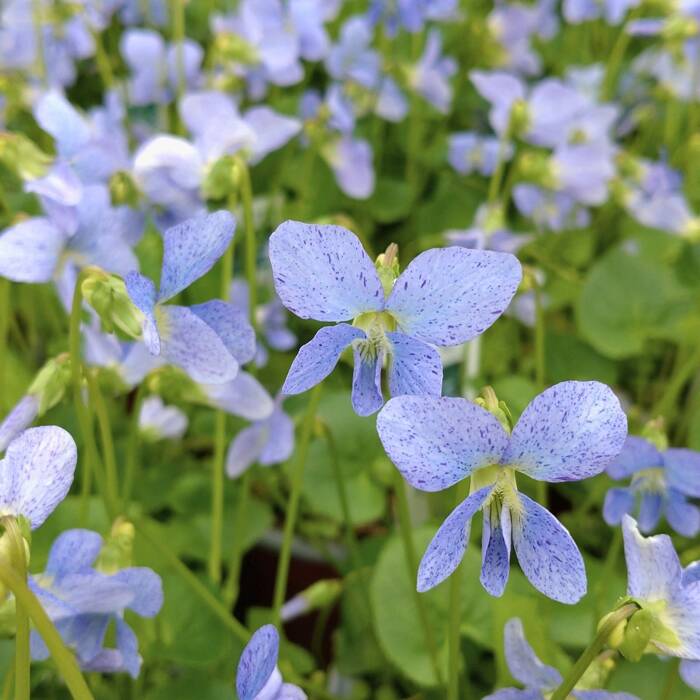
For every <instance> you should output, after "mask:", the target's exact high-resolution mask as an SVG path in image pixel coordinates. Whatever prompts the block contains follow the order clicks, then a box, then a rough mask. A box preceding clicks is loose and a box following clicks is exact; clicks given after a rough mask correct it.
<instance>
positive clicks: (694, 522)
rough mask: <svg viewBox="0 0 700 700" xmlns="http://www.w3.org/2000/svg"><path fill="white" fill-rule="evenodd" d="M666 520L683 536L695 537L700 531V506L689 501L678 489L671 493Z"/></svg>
mask: <svg viewBox="0 0 700 700" xmlns="http://www.w3.org/2000/svg"><path fill="white" fill-rule="evenodd" d="M666 520H668V524H669V525H670V526H671V527H672V528H673V529H674V530H675V531H676V532H677V533H678V534H679V535H683V537H695V535H697V534H698V532H700V508H698V507H697V506H696V505H693V504H692V503H688V501H687V500H686V498H685V496H684V495H683V494H681V493H678V492H677V491H671V493H670V494H669V498H668V502H667V503H666Z"/></svg>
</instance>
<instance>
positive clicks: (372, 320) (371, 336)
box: [352, 311, 396, 361]
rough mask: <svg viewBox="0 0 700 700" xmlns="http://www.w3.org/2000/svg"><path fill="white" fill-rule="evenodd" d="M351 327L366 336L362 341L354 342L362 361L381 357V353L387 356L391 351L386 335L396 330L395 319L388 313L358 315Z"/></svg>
mask: <svg viewBox="0 0 700 700" xmlns="http://www.w3.org/2000/svg"><path fill="white" fill-rule="evenodd" d="M352 325H353V326H355V327H356V328H359V329H360V330H363V331H364V332H365V334H366V336H367V337H366V338H364V339H363V340H358V341H355V342H356V343H357V347H358V348H359V350H360V356H361V357H362V359H363V360H365V361H366V360H374V359H376V358H377V357H381V355H382V353H384V354H387V353H389V352H390V351H391V345H390V343H389V341H388V340H387V337H386V334H387V332H389V333H391V332H393V331H395V330H396V319H395V318H394V317H393V316H392V315H391V314H390V313H389V312H388V311H368V312H367V313H364V314H360V315H359V316H357V317H356V318H355V320H354V321H353V322H352Z"/></svg>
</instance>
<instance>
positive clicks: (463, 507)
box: [417, 486, 492, 593]
mask: <svg viewBox="0 0 700 700" xmlns="http://www.w3.org/2000/svg"><path fill="white" fill-rule="evenodd" d="M491 489H492V487H491V486H486V487H484V488H483V489H480V490H479V491H476V492H475V493H473V494H472V495H471V496H469V498H467V499H466V500H464V501H462V503H460V504H459V505H458V506H457V507H456V508H455V509H454V510H453V511H452V512H451V513H450V514H449V515H448V516H447V518H446V519H445V522H443V524H442V525H441V526H440V529H439V530H438V531H437V532H436V533H435V536H434V537H433V539H432V540H431V541H430V544H429V545H428V548H427V549H426V550H425V554H424V555H423V558H422V559H421V562H420V566H419V567H418V584H417V588H418V590H419V591H420V592H421V593H423V592H424V591H428V590H430V589H431V588H434V587H435V586H437V585H438V584H439V583H441V582H442V581H444V580H445V579H446V578H447V577H448V576H449V575H450V574H451V573H452V572H453V571H454V570H455V569H456V568H457V567H458V566H459V563H460V562H461V561H462V557H463V556H464V552H465V551H466V549H467V544H468V543H469V531H470V527H471V519H472V517H473V516H474V514H475V513H476V512H477V511H478V510H479V508H481V506H482V505H483V503H484V501H485V500H486V498H487V497H488V495H489V494H490V493H491Z"/></svg>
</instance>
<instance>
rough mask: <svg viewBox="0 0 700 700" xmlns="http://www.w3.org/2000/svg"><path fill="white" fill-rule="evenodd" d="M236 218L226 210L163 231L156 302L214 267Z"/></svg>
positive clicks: (176, 291)
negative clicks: (161, 257)
mask: <svg viewBox="0 0 700 700" xmlns="http://www.w3.org/2000/svg"><path fill="white" fill-rule="evenodd" d="M235 230H236V220H235V219H234V218H233V216H232V215H231V214H230V213H229V212H227V211H217V212H215V213H214V214H206V215H202V216H197V217H194V218H193V219H188V220H187V221H185V222H183V223H181V224H178V225H177V226H173V227H172V228H169V229H168V230H167V231H166V232H165V233H164V234H163V271H162V273H161V278H160V291H159V292H158V301H166V300H167V299H170V298H171V297H174V296H175V295H176V294H177V293H178V292H181V291H182V290H183V289H186V288H187V287H189V286H190V285H191V284H192V282H194V281H195V280H198V279H199V278H200V277H202V275H204V274H206V273H207V272H209V270H211V268H212V267H213V266H214V263H215V262H216V261H217V260H218V259H219V258H220V257H221V256H222V255H223V254H224V251H225V250H226V248H228V246H229V244H230V243H231V240H232V239H233V234H234V231H235Z"/></svg>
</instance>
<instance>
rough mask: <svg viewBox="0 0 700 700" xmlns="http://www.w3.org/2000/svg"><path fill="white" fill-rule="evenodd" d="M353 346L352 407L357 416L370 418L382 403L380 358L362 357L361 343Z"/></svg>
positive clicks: (379, 356)
mask: <svg viewBox="0 0 700 700" xmlns="http://www.w3.org/2000/svg"><path fill="white" fill-rule="evenodd" d="M367 342H369V341H360V342H359V343H355V344H354V345H353V356H354V367H353V372H352V407H353V410H354V411H355V413H357V415H358V416H371V415H372V414H373V413H376V412H377V411H378V410H379V409H380V408H381V407H382V404H383V403H384V397H383V396H382V356H381V354H379V355H377V356H375V357H372V356H371V355H370V356H365V357H363V351H362V347H363V343H367Z"/></svg>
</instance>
